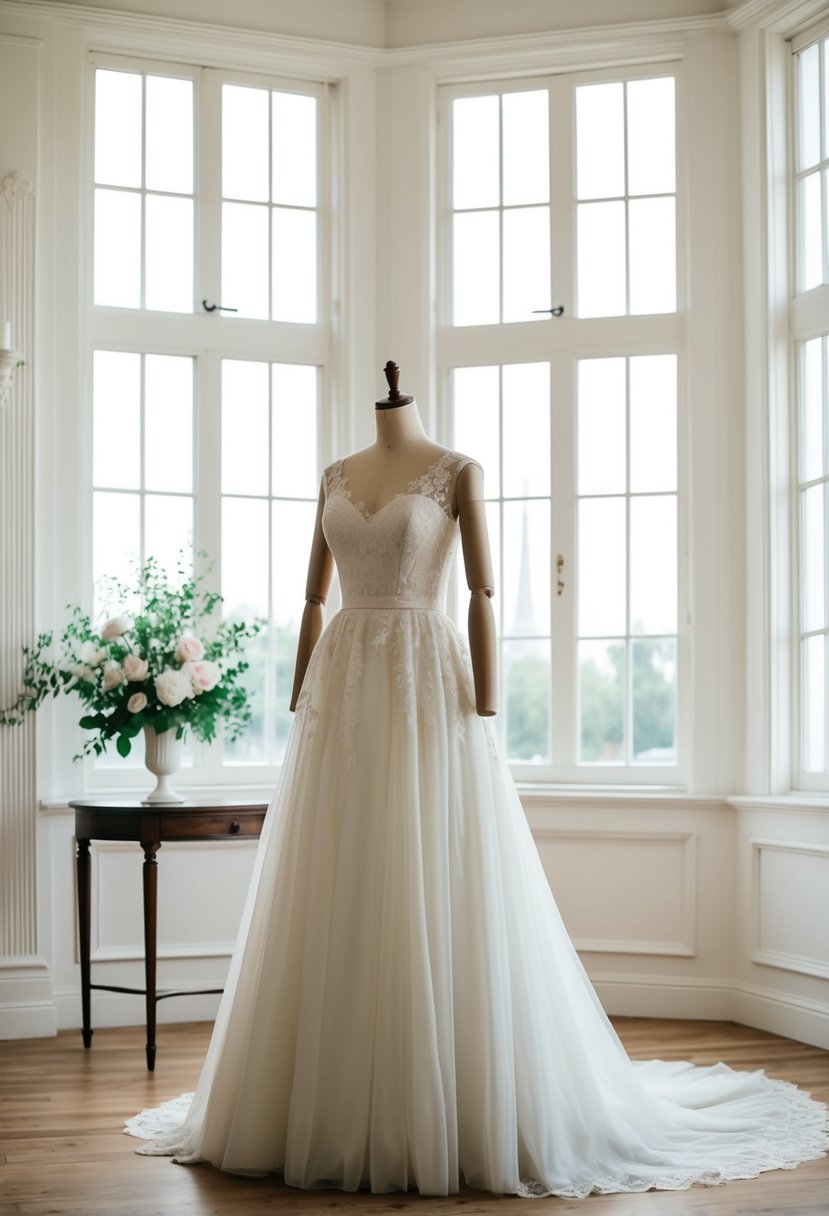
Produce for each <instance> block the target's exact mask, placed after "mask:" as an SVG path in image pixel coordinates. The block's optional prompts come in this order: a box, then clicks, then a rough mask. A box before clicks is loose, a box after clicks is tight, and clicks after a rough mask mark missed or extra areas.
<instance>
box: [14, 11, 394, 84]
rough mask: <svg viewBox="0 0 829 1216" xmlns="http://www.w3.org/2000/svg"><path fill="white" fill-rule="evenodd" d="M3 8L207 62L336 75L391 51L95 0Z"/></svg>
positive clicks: (89, 35) (117, 45) (114, 44)
mask: <svg viewBox="0 0 829 1216" xmlns="http://www.w3.org/2000/svg"><path fill="white" fill-rule="evenodd" d="M0 14H6V15H8V16H15V17H45V18H47V19H48V20H50V21H54V22H56V23H57V24H60V25H63V26H66V27H69V28H71V29H74V30H77V31H78V32H79V33H82V34H83V35H84V37H85V38H86V40H87V41H88V42H89V41H94V39H96V38H100V39H102V40H105V42H106V48H105V49H107V50H125V51H130V50H131V51H132V53H133V54H134V53H135V46H136V41H137V38H138V37H139V36H140V39H141V47H142V51H143V52H144V53H145V54H153V53H156V52H157V53H159V55H169V54H170V53H171V51H172V52H174V53H175V54H177V55H179V56H180V57H181V59H182V61H183V62H187V63H199V64H203V65H205V66H214V65H215V66H219V65H226V64H227V62H228V60H232V61H233V62H234V63H237V64H240V65H244V66H250V67H253V68H257V67H263V66H267V67H268V68H269V69H270V70H271V71H272V70H273V69H274V68H275V67H279V66H282V65H285V66H290V67H291V68H292V70H294V71H295V67H296V63H297V61H299V62H301V63H302V65H303V67H304V68H305V69H306V73H307V71H315V70H316V71H319V72H320V73H321V74H324V75H326V76H328V77H329V78H330V77H331V76H332V75H333V76H336V75H339V74H341V73H342V72H344V71H347V70H348V69H350V68H353V67H357V66H361V65H363V66H364V65H369V66H376V67H379V66H382V65H383V63H384V61H385V55H386V52H385V51H383V50H382V49H380V48H378V47H372V46H365V45H359V44H352V43H347V42H331V41H327V40H325V39H321V38H305V37H298V36H297V35H292V34H275V33H271V32H270V31H266V30H256V29H251V28H247V27H244V26H233V25H216V24H211V23H209V22H202V21H197V20H196V21H190V20H185V19H183V18H180V17H161V16H155V15H150V14H145V13H127V12H120V11H116V10H113V9H101V8H97V7H95V6H94V5H90V4H62V3H59V2H58V0H0ZM102 49H103V48H102Z"/></svg>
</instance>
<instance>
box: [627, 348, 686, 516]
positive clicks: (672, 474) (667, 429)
mask: <svg viewBox="0 0 829 1216" xmlns="http://www.w3.org/2000/svg"><path fill="white" fill-rule="evenodd" d="M630 489H631V491H632V492H634V493H636V492H637V491H648V490H650V491H653V490H675V489H676V355H636V356H633V357H632V358H631V360H630Z"/></svg>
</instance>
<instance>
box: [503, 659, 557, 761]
mask: <svg viewBox="0 0 829 1216" xmlns="http://www.w3.org/2000/svg"><path fill="white" fill-rule="evenodd" d="M503 669H504V685H505V689H504V691H505V693H506V697H505V700H506V711H507V712H506V718H507V722H506V734H507V756H508V757H509V759H510V760H520V761H522V762H523V763H524V764H527V763H529V764H544V763H547V762H548V761H549V759H550V744H549V737H550V643H549V642H542V641H535V642H529V641H527V642H504V644H503Z"/></svg>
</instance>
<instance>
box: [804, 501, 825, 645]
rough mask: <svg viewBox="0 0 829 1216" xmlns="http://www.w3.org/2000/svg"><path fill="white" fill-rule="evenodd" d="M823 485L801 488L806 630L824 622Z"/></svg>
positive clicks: (821, 625) (823, 626) (818, 626)
mask: <svg viewBox="0 0 829 1216" xmlns="http://www.w3.org/2000/svg"><path fill="white" fill-rule="evenodd" d="M824 490H825V487H824V486H823V485H816V486H811V487H810V488H809V489H808V490H804V491H803V495H802V498H803V514H802V517H801V518H802V521H803V522H802V526H803V540H802V543H801V546H800V553H801V562H802V585H803V606H802V610H801V618H802V622H803V624H802V629H803V632H804V633H809V632H810V631H811V630H813V629H823V628H825V626H826V624H827V619H826V602H825V595H824V586H825V581H826V548H825V545H826V538H825V536H824V528H823V520H824V502H823V496H824Z"/></svg>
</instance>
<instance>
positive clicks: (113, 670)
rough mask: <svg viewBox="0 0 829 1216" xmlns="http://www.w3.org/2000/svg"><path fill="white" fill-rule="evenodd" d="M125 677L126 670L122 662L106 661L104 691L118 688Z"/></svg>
mask: <svg viewBox="0 0 829 1216" xmlns="http://www.w3.org/2000/svg"><path fill="white" fill-rule="evenodd" d="M123 679H124V672H123V669H122V667H121V665H120V663H115V662H113V661H110V662H109V663H104V678H103V682H102V686H103V690H104V692H110V691H111V689H113V688H117V687H118V685H119V684H121V683H122V681H123Z"/></svg>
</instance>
